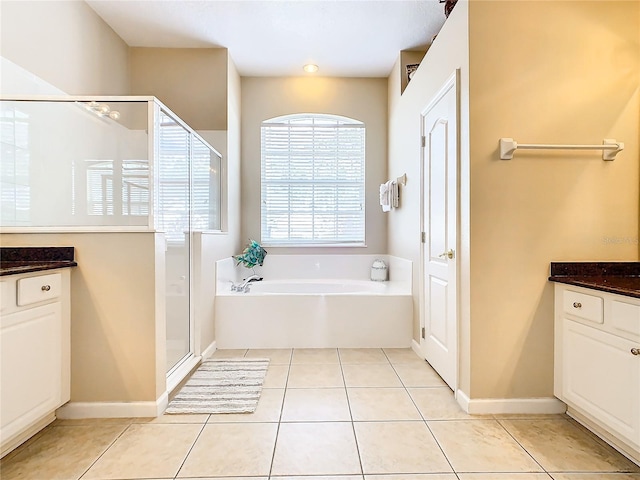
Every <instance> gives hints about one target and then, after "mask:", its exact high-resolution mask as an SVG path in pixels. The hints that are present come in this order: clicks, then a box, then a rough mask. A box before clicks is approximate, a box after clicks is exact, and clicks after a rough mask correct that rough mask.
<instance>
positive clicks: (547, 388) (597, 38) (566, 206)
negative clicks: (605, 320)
mask: <svg viewBox="0 0 640 480" xmlns="http://www.w3.org/2000/svg"><path fill="white" fill-rule="evenodd" d="M639 8H640V3H638V2H627V1H620V2H616V1H607V2H597V1H594V2H574V1H567V2H563V1H554V2H538V1H530V2H529V1H521V2H503V1H472V2H471V4H470V10H469V18H470V20H469V25H470V33H469V45H470V71H471V80H470V90H471V91H470V97H471V106H470V120H469V123H470V144H471V152H470V158H471V199H470V201H471V295H472V296H471V364H472V382H471V395H472V397H476V398H483V397H546V396H552V395H553V390H552V387H553V358H552V353H553V335H552V329H553V313H552V308H553V290H552V287H551V285H550V284H549V282H547V279H546V278H547V275H548V270H549V262H551V261H554V260H557V261H562V260H569V261H570V260H603V261H605V260H637V259H638V213H639V212H638V199H639V192H638V187H639V185H640V178H639V158H640V155H639V151H638V141H639V132H640V118H639V117H640V113H639V112H640V88H639V86H640V48H639V39H640V34H639V32H640V24H639V18H640V16H639V14H638V9H639ZM500 137H513V138H514V139H516V140H517V141H520V142H522V143H577V144H584V143H596V144H597V143H601V142H602V140H603V139H604V138H615V139H617V140H620V141H623V142H625V150H624V152H622V153H621V154H619V155H618V157H617V159H616V160H615V161H613V162H604V161H602V160H601V157H600V154H599V153H593V152H587V153H585V152H556V153H554V152H552V151H545V152H524V151H522V152H516V154H515V156H514V159H513V160H511V161H501V160H499V157H498V153H497V146H498V139H499V138H500Z"/></svg>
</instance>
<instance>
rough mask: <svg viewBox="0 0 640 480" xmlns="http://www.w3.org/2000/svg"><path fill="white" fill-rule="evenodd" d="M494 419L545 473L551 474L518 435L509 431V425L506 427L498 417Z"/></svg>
mask: <svg viewBox="0 0 640 480" xmlns="http://www.w3.org/2000/svg"><path fill="white" fill-rule="evenodd" d="M494 420H495V422H496V423H497V424H498V425H500V427H501V428H502V429H503V430H504V431H505V432H507V435H509V436H510V437H511V438H512V439H513V441H514V442H516V443H517V444H518V445H519V446H520V448H522V450H524V451H525V452H526V453H527V455H529V456H530V457H531V459H532V460H533V461H534V462H536V464H538V465H539V466H540V468H541V469H542V471H543V472H544V473H546V474H547V475H549V472H548V471H547V469H546V468H544V467H543V466H542V464H541V463H540V462H539V461H538V460H537V459H536V457H534V456H533V454H532V453H531V452H529V450H527V449H526V448H525V446H524V445H522V444H521V443H520V442H519V441H518V439H517V438H516V437H515V436H514V435H513V434H512V433H511V432H510V431H509V429H507V427H505V426H504V425H503V424H502V422H501V421H500V420H498V419H497V418H496V419H494ZM549 476H551V475H549Z"/></svg>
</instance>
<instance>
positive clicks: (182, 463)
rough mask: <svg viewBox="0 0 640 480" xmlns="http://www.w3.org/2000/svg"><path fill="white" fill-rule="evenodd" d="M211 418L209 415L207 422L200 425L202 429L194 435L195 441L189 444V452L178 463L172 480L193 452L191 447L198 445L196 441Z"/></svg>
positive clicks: (176, 476)
mask: <svg viewBox="0 0 640 480" xmlns="http://www.w3.org/2000/svg"><path fill="white" fill-rule="evenodd" d="M210 417H211V415H209V416H208V417H207V420H206V421H205V422H204V423H203V424H202V428H201V429H200V431H199V432H198V435H196V438H195V440H194V441H193V443H192V444H191V446H190V447H189V450H188V451H187V454H186V455H185V456H184V458H183V459H182V462H180V466H179V467H178V470H177V471H176V474H175V475H174V476H173V478H174V480H175V479H176V478H178V475H180V470H182V468H183V467H184V464H185V463H186V462H187V458H189V455H190V454H191V452H192V451H193V447H195V445H196V443H198V439H199V438H200V437H201V436H202V432H204V429H205V427H206V426H207V422H208V421H209V418H210Z"/></svg>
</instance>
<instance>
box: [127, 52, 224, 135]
mask: <svg viewBox="0 0 640 480" xmlns="http://www.w3.org/2000/svg"><path fill="white" fill-rule="evenodd" d="M228 56H229V54H228V51H227V49H226V48H140V47H131V48H130V49H129V69H130V72H131V90H130V92H129V93H130V94H131V95H153V96H155V97H157V98H158V99H159V100H160V101H161V102H162V103H164V104H165V105H167V107H169V108H170V109H171V110H173V111H174V112H175V113H176V114H177V115H178V116H179V117H180V118H181V119H182V120H184V121H185V122H186V123H187V124H189V126H190V127H191V128H193V129H194V130H226V128H227V95H226V94H227V59H228Z"/></svg>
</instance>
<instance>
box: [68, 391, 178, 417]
mask: <svg viewBox="0 0 640 480" xmlns="http://www.w3.org/2000/svg"><path fill="white" fill-rule="evenodd" d="M168 403H169V397H168V395H167V393H166V392H165V393H163V394H162V395H161V396H160V398H158V399H157V400H156V401H155V402H69V403H67V404H65V405H63V406H62V407H60V408H59V409H58V410H56V417H58V418H62V419H78V418H128V417H153V418H155V417H158V416H160V415H162V412H164V411H165V409H166V408H167V404H168Z"/></svg>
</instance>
